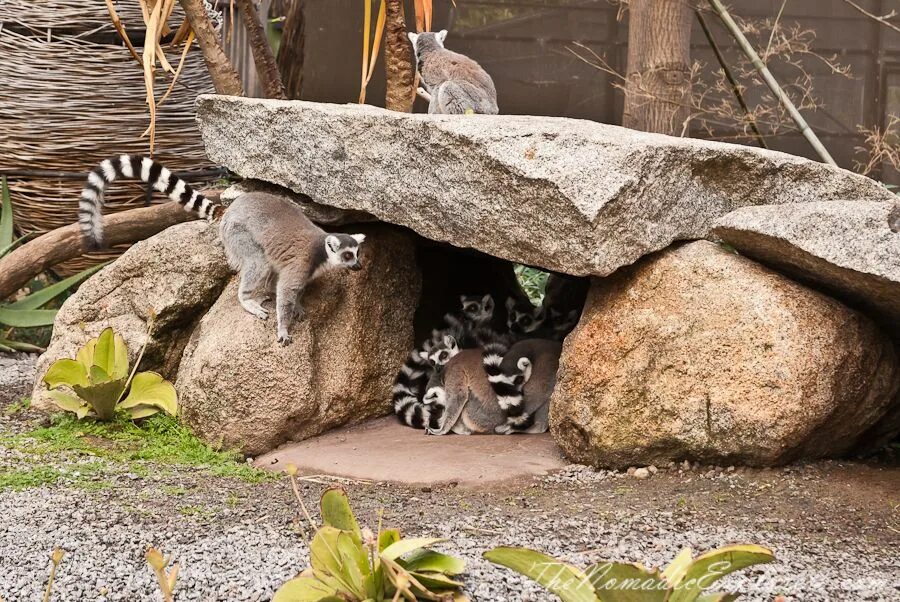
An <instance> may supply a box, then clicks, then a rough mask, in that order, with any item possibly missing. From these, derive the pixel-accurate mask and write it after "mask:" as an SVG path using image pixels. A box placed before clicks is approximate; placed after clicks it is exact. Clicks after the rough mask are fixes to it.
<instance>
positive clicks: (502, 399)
mask: <svg viewBox="0 0 900 602" xmlns="http://www.w3.org/2000/svg"><path fill="white" fill-rule="evenodd" d="M508 352H509V346H508V345H507V344H505V343H503V342H494V343H488V344H487V345H485V346H484V348H483V350H482V353H481V362H482V364H483V365H484V371H485V372H486V373H487V377H488V382H490V383H491V388H492V389H493V390H494V394H495V395H496V396H497V403H498V404H499V405H500V409H502V410H503V411H504V412H506V415H507V418H513V417H518V416H521V415H522V412H523V411H524V409H525V408H524V405H523V403H522V402H523V400H524V394H523V391H522V389H523V387H524V386H525V383H526V382H528V379H529V378H531V364H530V360H527V358H524V357H523V358H521V359H520V360H519V362H517V363H516V370H515V371H508V370H506V371H504V369H503V358H504V356H506V354H507V353H508ZM523 359H525V360H527V361H526V362H525V363H524V364H523V362H522V360H523ZM526 366H527V369H526Z"/></svg>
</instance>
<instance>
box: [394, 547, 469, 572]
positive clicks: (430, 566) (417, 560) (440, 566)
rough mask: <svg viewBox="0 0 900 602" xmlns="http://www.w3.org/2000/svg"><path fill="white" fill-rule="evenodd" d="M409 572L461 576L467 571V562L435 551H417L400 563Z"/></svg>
mask: <svg viewBox="0 0 900 602" xmlns="http://www.w3.org/2000/svg"><path fill="white" fill-rule="evenodd" d="M400 564H401V565H402V566H403V568H405V569H407V570H409V571H418V572H426V573H427V572H436V573H444V574H446V575H459V574H461V573H462V572H463V571H465V570H466V561H465V560H463V559H462V558H456V557H454V556H450V555H448V554H441V553H440V552H435V551H434V550H416V551H415V552H413V553H412V554H410V555H409V556H407V557H406V559H405V560H404V561H403V562H401V563H400Z"/></svg>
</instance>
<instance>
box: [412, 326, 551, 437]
mask: <svg viewBox="0 0 900 602" xmlns="http://www.w3.org/2000/svg"><path fill="white" fill-rule="evenodd" d="M526 342H527V341H526ZM537 343H539V344H535V345H532V346H531V349H530V351H528V352H525V351H524V350H523V352H522V353H521V354H519V349H518V348H517V347H516V345H514V346H513V347H512V348H511V350H510V351H511V352H512V353H511V354H510V355H511V357H510V358H509V359H504V362H503V364H504V367H503V372H504V373H505V374H515V375H516V376H518V377H520V382H521V383H522V385H521V396H522V403H521V405H522V408H523V412H522V418H520V419H519V420H517V421H516V422H515V423H514V424H513V423H511V422H510V419H509V418H508V417H507V414H506V412H505V411H504V410H503V409H501V407H500V404H499V403H498V400H497V396H496V393H495V391H494V388H493V385H492V383H491V382H490V381H488V379H487V375H486V374H485V372H484V369H483V364H482V356H481V353H480V352H479V350H477V349H470V350H466V351H461V352H459V353H458V354H457V355H456V356H455V357H453V358H452V359H451V360H450V361H449V362H448V363H447V365H446V366H444V368H443V370H441V371H440V372H436V373H435V374H434V375H432V377H431V379H429V382H428V388H427V391H426V393H425V401H426V402H427V405H428V406H429V407H433V408H440V414H441V418H440V420H439V422H440V427H439V428H437V429H435V428H433V427H432V426H429V429H428V433H429V434H432V435H445V434H447V433H448V432H454V433H457V434H460V435H469V434H472V433H494V432H496V433H501V434H508V433H514V432H521V433H543V432H545V431H546V430H547V428H548V427H549V408H550V395H551V394H552V393H553V388H554V387H555V386H556V371H557V368H558V367H559V353H558V349H559V344H558V343H554V342H553V341H538V342H537ZM517 345H522V343H519V344H517ZM510 363H514V364H515V367H511V366H508V365H507V364H510Z"/></svg>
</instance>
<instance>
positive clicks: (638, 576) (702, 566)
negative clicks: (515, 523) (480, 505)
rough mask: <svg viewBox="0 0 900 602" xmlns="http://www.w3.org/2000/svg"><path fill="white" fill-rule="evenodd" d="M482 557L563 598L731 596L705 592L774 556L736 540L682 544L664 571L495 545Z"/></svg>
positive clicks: (685, 601)
mask: <svg viewBox="0 0 900 602" xmlns="http://www.w3.org/2000/svg"><path fill="white" fill-rule="evenodd" d="M484 557H485V558H486V559H487V560H489V561H491V562H493V563H494V564H499V565H502V566H505V567H507V568H509V569H512V570H514V571H515V572H517V573H520V574H522V575H525V576H526V577H528V578H530V579H533V580H535V581H537V582H538V583H540V584H541V585H542V586H544V587H545V588H546V589H547V590H549V591H550V592H552V593H553V594H555V595H556V596H557V597H559V599H560V600H562V601H563V602H730V601H732V600H736V599H737V598H738V594H725V593H706V592H705V589H706V588H707V587H709V586H710V585H712V584H713V583H714V582H715V581H717V580H718V579H720V578H721V577H724V576H725V575H727V574H729V573H733V572H734V571H739V570H741V569H743V568H746V567H748V566H751V565H754V564H761V563H765V562H771V561H773V560H775V556H774V555H773V554H772V552H771V551H770V550H768V549H766V548H763V547H761V546H756V545H732V546H725V547H723V548H719V549H717V550H713V551H711V552H707V553H705V554H701V555H700V556H698V557H696V558H694V557H693V556H692V554H691V549H690V548H685V549H683V550H682V551H681V552H680V553H679V554H678V556H677V557H676V558H675V560H674V561H673V562H672V564H670V565H669V566H668V567H667V568H666V569H665V570H664V571H662V572H660V571H659V569H648V568H646V567H644V566H643V565H640V564H636V563H635V564H632V563H626V562H605V563H598V564H595V565H592V566H590V567H588V569H587V570H585V571H582V570H581V569H579V568H577V567H574V566H571V565H569V564H566V563H565V562H563V561H561V560H557V559H556V558H553V557H551V556H547V555H545V554H541V553H540V552H535V551H534V550H529V549H526V548H502V547H501V548H494V549H493V550H491V551H489V552H485V554H484Z"/></svg>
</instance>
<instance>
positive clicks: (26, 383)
mask: <svg viewBox="0 0 900 602" xmlns="http://www.w3.org/2000/svg"><path fill="white" fill-rule="evenodd" d="M36 363H37V356H36V355H33V354H30V353H14V354H11V355H7V354H4V353H0V406H2V405H3V404H7V403H12V402H15V401H19V400H20V399H22V398H23V397H25V396H26V395H28V394H29V393H31V387H32V385H33V384H34V375H35V370H36V368H35V364H36Z"/></svg>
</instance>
